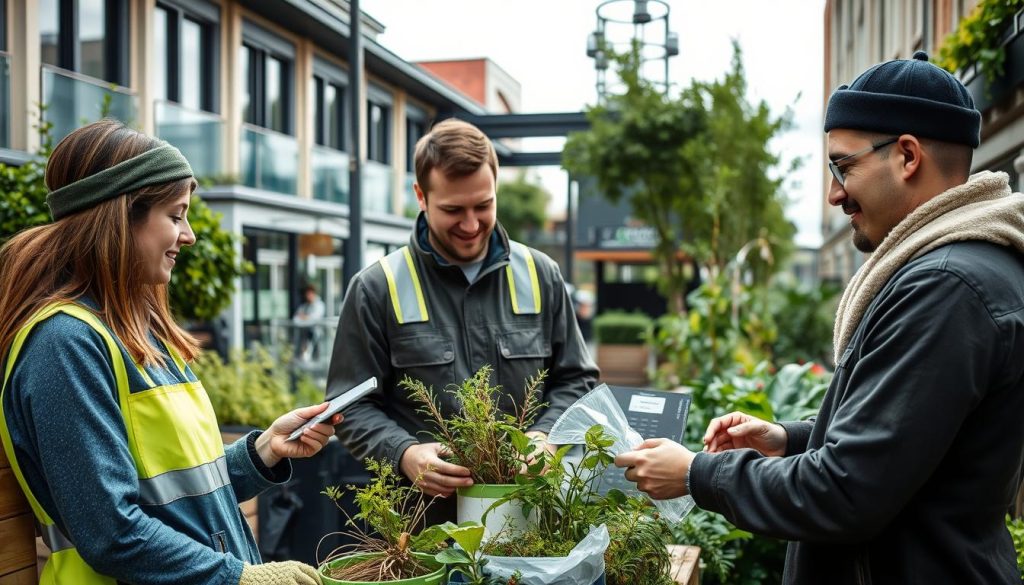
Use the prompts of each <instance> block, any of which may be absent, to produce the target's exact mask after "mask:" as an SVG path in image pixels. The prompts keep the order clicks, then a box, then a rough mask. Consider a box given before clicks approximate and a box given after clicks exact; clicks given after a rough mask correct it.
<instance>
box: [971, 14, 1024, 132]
mask: <svg viewBox="0 0 1024 585" xmlns="http://www.w3.org/2000/svg"><path fill="white" fill-rule="evenodd" d="M1003 26H1004V27H1005V28H1004V29H1003V34H1002V36H1001V39H1002V40H1001V43H1000V46H999V47H998V48H996V49H995V50H1001V51H1005V52H1006V60H1005V61H1004V62H1003V74H1002V75H1000V76H999V77H997V78H996V79H994V80H992V81H991V82H989V80H988V79H986V77H985V73H984V72H982V71H979V70H978V68H977V67H976V66H974V65H972V66H971V67H969V68H968V69H967V71H965V72H962V78H963V80H964V85H966V86H967V91H969V92H970V94H971V97H972V98H974V105H975V107H977V108H978V110H979V111H982V112H984V111H986V110H988V109H990V108H991V107H992V106H994V105H996V104H999V103H1001V102H1003V101H1006V100H1008V99H1009V98H1011V97H1012V96H1013V95H1014V94H1015V92H1016V90H1017V88H1019V87H1021V86H1022V85H1024V10H1020V11H1018V12H1017V13H1016V14H1015V15H1014V17H1013V18H1012V19H1010V20H1009V22H1007V23H1006V24H1004V25H1003Z"/></svg>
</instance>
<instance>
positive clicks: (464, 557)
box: [434, 548, 473, 565]
mask: <svg viewBox="0 0 1024 585" xmlns="http://www.w3.org/2000/svg"><path fill="white" fill-rule="evenodd" d="M434 560H435V561H437V562H439V563H441V564H443V565H468V564H471V563H472V562H473V559H472V558H471V557H470V556H469V555H468V554H467V553H466V551H464V550H462V549H458V548H446V549H444V550H442V551H441V552H439V553H437V554H436V555H434Z"/></svg>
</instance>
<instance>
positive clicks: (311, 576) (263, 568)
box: [238, 561, 322, 585]
mask: <svg viewBox="0 0 1024 585" xmlns="http://www.w3.org/2000/svg"><path fill="white" fill-rule="evenodd" d="M238 585H322V583H321V582H320V575H319V574H318V573H317V571H316V569H314V568H313V567H310V566H309V565H306V564H303V563H300V562H298V561H281V562H279V563H264V564H262V565H246V566H244V567H242V578H241V579H239V581H238Z"/></svg>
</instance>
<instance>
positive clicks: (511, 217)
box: [498, 171, 551, 241]
mask: <svg viewBox="0 0 1024 585" xmlns="http://www.w3.org/2000/svg"><path fill="white" fill-rule="evenodd" d="M550 200H551V194H550V193H548V192H547V191H546V190H545V189H544V187H541V186H540V185H538V184H536V183H534V182H531V181H530V180H529V179H528V178H527V176H526V172H525V171H524V172H521V173H519V176H518V177H516V178H515V180H512V181H504V182H501V183H499V184H498V221H500V222H501V225H502V226H504V227H505V230H506V231H508V237H509V238H512V239H513V240H517V241H522V239H523V237H524V236H525V235H526V233H527V232H528V231H529V230H531V229H535V228H539V227H541V226H543V225H544V221H545V220H546V219H547V207H548V201H550Z"/></svg>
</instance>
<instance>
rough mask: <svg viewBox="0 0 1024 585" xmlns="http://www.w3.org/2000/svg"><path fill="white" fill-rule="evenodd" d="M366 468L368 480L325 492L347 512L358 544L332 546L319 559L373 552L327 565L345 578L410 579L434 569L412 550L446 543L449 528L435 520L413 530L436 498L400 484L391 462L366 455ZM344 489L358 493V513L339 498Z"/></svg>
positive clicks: (329, 571) (334, 575)
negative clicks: (361, 484)
mask: <svg viewBox="0 0 1024 585" xmlns="http://www.w3.org/2000/svg"><path fill="white" fill-rule="evenodd" d="M366 468H367V470H369V472H370V473H371V475H372V476H373V477H372V479H371V480H370V483H369V484H367V485H366V486H364V487H359V488H357V487H355V486H351V485H350V486H348V487H347V488H340V487H336V486H329V487H327V488H326V489H325V490H324V491H323V492H321V493H323V494H324V495H326V496H327V497H329V498H331V500H333V501H334V502H335V504H336V505H337V506H338V509H339V510H341V511H342V513H343V514H345V516H346V518H347V520H348V524H349V525H350V526H351V527H352V530H351V531H349V532H348V535H350V536H352V537H353V538H354V539H355V541H356V543H355V544H351V545H345V546H341V547H338V548H336V549H334V550H333V551H331V553H330V554H329V555H328V556H327V558H326V559H324V560H323V561H322V562H321V565H323V564H327V563H330V562H331V561H333V560H335V559H339V558H342V557H345V556H350V555H353V554H357V553H375V554H372V556H368V557H367V558H365V559H362V560H360V561H358V562H355V563H352V564H348V565H344V566H341V567H337V568H329V569H327V575H328V576H329V577H331V578H333V579H339V580H345V581H369V582H385V581H396V580H400V579H408V578H410V577H416V576H420V575H425V574H427V573H430V572H431V571H434V570H436V568H435V567H430V566H427V565H425V564H423V563H422V562H421V560H420V559H418V558H416V556H415V555H414V554H413V553H414V552H422V553H434V552H436V551H437V550H438V549H440V548H442V547H443V543H444V540H445V539H446V538H447V535H446V533H445V532H444V531H443V530H442V529H441V528H439V527H437V526H431V527H427V528H425V529H424V530H422V531H421V532H420V533H419V534H413V531H414V530H415V528H414V527H416V526H418V525H420V524H421V523H422V521H423V517H424V514H425V513H426V510H427V508H428V507H429V506H430V503H431V502H432V501H433V500H430V501H426V500H424V496H423V492H421V491H420V490H418V489H416V488H413V487H411V486H406V485H402V483H401V482H400V480H399V477H398V475H397V474H396V473H395V470H394V468H393V467H392V466H391V464H390V463H386V462H379V461H376V460H374V459H367V460H366ZM346 490H349V491H353V492H354V493H355V503H356V506H357V507H358V508H359V513H357V514H356V515H355V517H354V518H353V517H349V515H348V512H346V511H345V509H344V508H343V507H342V506H341V504H340V500H341V498H342V496H343V495H344V494H345V491H346ZM357 520H358V521H362V522H365V523H366V525H367V526H369V528H370V529H371V530H369V531H367V530H364V529H363V528H362V526H361V525H360V524H358V523H357V522H356V521H357ZM328 536H330V535H327V536H325V537H324V538H325V539H326V538H327V537H328ZM322 542H323V540H321V543H322Z"/></svg>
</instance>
